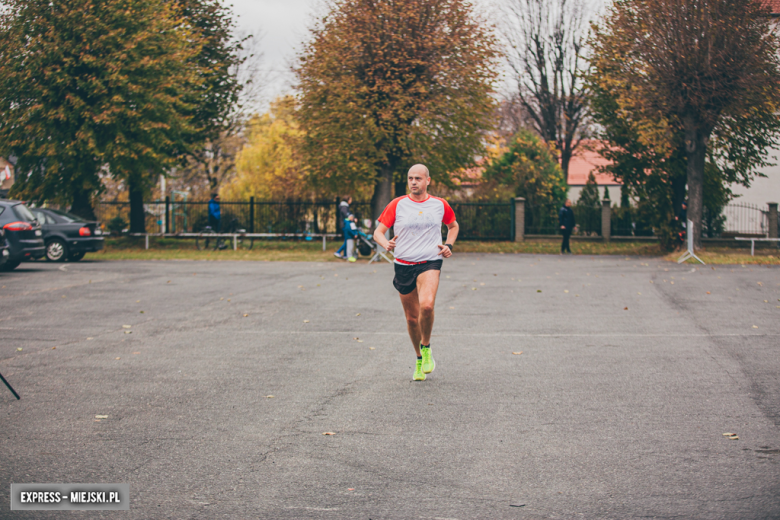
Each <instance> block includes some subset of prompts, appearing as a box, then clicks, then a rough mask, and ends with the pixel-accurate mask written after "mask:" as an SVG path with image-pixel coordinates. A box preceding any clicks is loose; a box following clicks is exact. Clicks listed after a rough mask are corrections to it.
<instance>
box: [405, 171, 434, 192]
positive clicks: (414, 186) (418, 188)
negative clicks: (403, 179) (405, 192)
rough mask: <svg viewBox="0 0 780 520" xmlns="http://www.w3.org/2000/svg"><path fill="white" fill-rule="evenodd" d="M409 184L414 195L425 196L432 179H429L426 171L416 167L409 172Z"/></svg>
mask: <svg viewBox="0 0 780 520" xmlns="http://www.w3.org/2000/svg"><path fill="white" fill-rule="evenodd" d="M408 182H409V191H410V192H411V193H412V195H423V194H424V193H425V192H426V191H427V190H428V185H429V184H430V183H431V178H430V177H428V175H427V174H426V172H425V169H423V168H417V167H415V168H412V169H411V170H409V177H408Z"/></svg>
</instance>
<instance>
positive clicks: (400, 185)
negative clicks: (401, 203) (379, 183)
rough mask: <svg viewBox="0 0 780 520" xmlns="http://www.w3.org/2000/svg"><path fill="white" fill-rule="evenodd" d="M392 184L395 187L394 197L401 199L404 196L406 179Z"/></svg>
mask: <svg viewBox="0 0 780 520" xmlns="http://www.w3.org/2000/svg"><path fill="white" fill-rule="evenodd" d="M393 184H394V185H395V196H396V197H403V196H404V195H406V185H407V184H408V182H407V180H406V179H404V180H402V181H398V182H394V183H393Z"/></svg>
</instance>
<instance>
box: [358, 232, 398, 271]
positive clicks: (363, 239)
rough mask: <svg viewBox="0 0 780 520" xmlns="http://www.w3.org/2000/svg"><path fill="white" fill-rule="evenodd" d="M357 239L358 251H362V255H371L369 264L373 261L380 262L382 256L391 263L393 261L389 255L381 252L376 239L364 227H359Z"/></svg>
mask: <svg viewBox="0 0 780 520" xmlns="http://www.w3.org/2000/svg"><path fill="white" fill-rule="evenodd" d="M356 234H357V237H356V240H357V250H358V253H360V254H361V255H362V256H371V255H373V257H372V258H371V260H370V261H369V262H368V263H369V264H370V263H372V262H378V261H379V260H380V257H381V258H384V259H385V260H387V261H388V262H390V263H391V264H392V263H393V261H392V260H390V259H389V258H388V257H387V255H386V254H385V253H384V252H380V251H379V248H378V247H377V244H376V241H375V240H374V238H373V237H371V236H369V235H367V234H366V233H365V232H364V231H363V230H362V229H360V228H358V229H357V230H356Z"/></svg>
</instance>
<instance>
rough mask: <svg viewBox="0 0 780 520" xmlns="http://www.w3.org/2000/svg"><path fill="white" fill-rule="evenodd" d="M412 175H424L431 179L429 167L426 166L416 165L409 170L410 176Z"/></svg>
mask: <svg viewBox="0 0 780 520" xmlns="http://www.w3.org/2000/svg"><path fill="white" fill-rule="evenodd" d="M412 173H417V174H422V175H425V176H426V177H428V178H430V177H431V174H430V172H429V171H428V167H427V166H425V165H424V164H415V165H414V166H412V167H411V168H409V174H412Z"/></svg>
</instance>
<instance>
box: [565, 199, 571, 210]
mask: <svg viewBox="0 0 780 520" xmlns="http://www.w3.org/2000/svg"><path fill="white" fill-rule="evenodd" d="M565 205H566V207H567V208H570V207H571V201H570V200H567V201H566V204H565Z"/></svg>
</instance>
